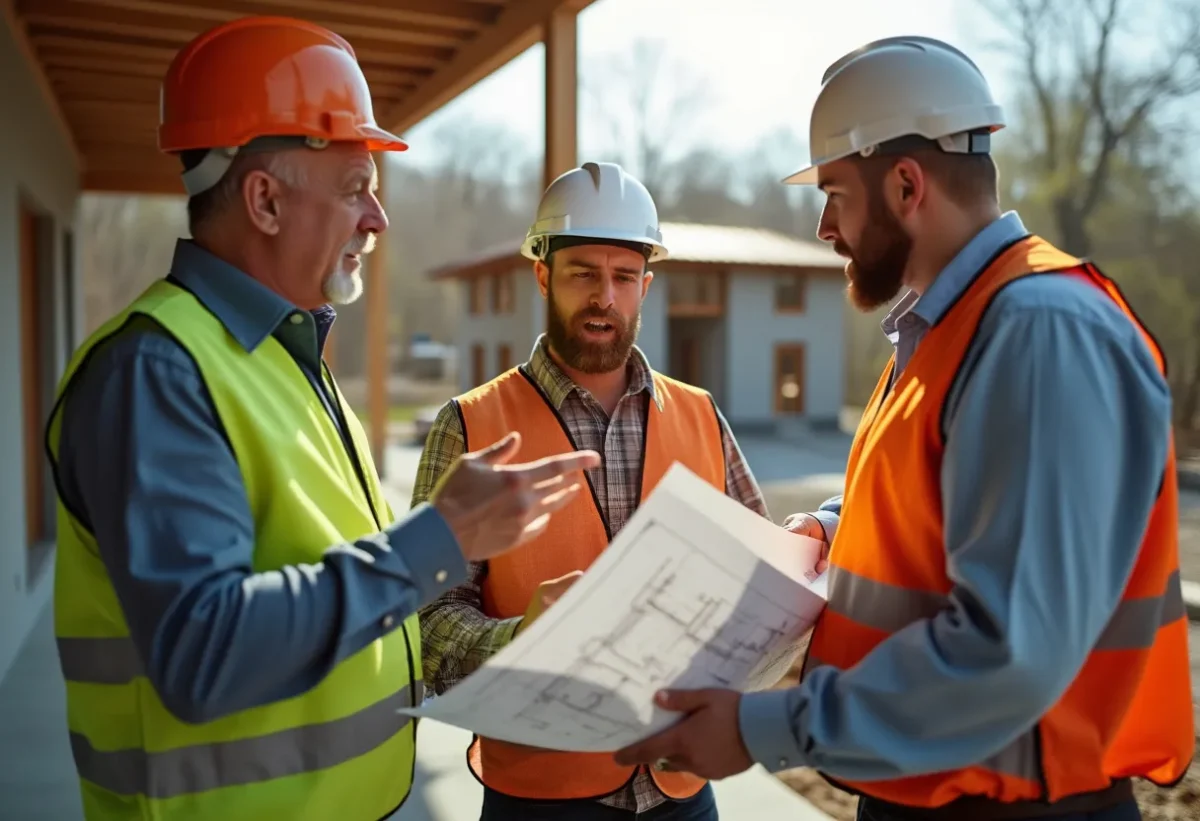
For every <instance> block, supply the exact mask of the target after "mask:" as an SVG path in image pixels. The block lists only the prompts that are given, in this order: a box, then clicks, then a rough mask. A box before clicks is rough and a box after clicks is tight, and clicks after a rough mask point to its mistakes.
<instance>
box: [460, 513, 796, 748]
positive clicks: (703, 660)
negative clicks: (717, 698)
mask: <svg viewBox="0 0 1200 821" xmlns="http://www.w3.org/2000/svg"><path fill="white" fill-rule="evenodd" d="M634 557H637V558H638V559H643V560H644V562H645V564H646V571H647V572H646V576H645V582H644V583H643V584H642V585H641V586H640V587H639V588H638V589H636V590H635V591H631V596H630V597H629V598H628V599H625V600H615V601H611V602H606V603H605V605H606V606H605V607H604V608H603V609H602V610H600V612H608V613H613V614H614V615H615V616H616V618H615V620H614V621H613V622H612V623H611V626H608V627H607V629H605V628H604V627H600V626H598V627H600V631H599V633H598V635H596V636H594V637H593V638H591V639H590V640H588V641H587V642H585V643H584V644H583V647H582V650H581V652H580V655H579V656H578V657H577V658H576V659H575V660H574V661H573V662H572V663H571V664H570V665H569V666H568V667H567V669H566V670H565V671H564V672H563V673H562V674H561V675H558V676H554V677H550V676H547V677H546V678H545V679H543V680H541V681H539V682H537V683H534V684H533V685H532V686H531V688H530V689H531V692H527V693H525V694H524V699H523V700H524V701H525V705H524V707H523V708H521V709H520V710H519V711H518V712H516V714H515V715H514V716H513V720H514V722H518V723H525V724H526V726H528V727H530V728H533V729H537V730H549V729H550V728H553V729H554V732H555V734H556V735H559V736H561V737H564V738H577V739H583V738H586V739H588V741H589V746H590V745H591V744H598V743H601V742H603V741H605V740H607V739H613V738H617V737H626V738H627V737H628V736H629V734H630V732H631V731H632V732H634V733H638V734H639V735H640V734H641V733H643V732H644V731H645V729H646V726H647V723H648V722H649V720H650V718H651V715H652V713H653V711H654V708H653V706H652V703H651V697H652V694H653V693H654V691H655V690H657V689H658V688H660V687H662V686H665V685H673V686H676V687H734V688H740V687H742V686H743V685H745V683H746V682H747V680H748V679H750V678H751V676H752V674H754V673H756V672H757V670H756V668H762V667H764V666H771V667H774V666H775V665H777V664H779V663H781V662H780V661H779V660H780V659H783V662H782V663H784V664H786V662H787V657H788V656H790V653H789V652H788V651H789V650H790V649H792V648H793V647H794V645H795V641H796V638H797V636H796V634H797V633H798V632H799V631H800V624H799V623H800V617H799V616H797V615H796V614H795V613H792V612H789V610H788V609H786V608H785V607H783V606H781V605H779V604H776V603H775V602H773V601H771V600H770V599H768V598H766V597H765V596H763V595H762V594H761V593H759V592H757V591H755V590H754V589H753V588H752V587H750V586H747V581H748V580H747V579H745V578H741V577H739V576H738V575H737V574H735V573H732V572H731V571H730V570H728V569H726V568H725V567H722V566H721V565H720V564H719V563H718V562H717V561H715V560H714V559H713V558H711V557H710V556H708V555H706V554H705V553H704V552H702V551H701V550H698V549H696V548H695V547H693V546H692V545H691V544H689V543H688V542H687V541H686V540H685V539H683V538H682V537H681V536H680V535H678V534H677V533H675V532H674V531H673V530H672V529H670V528H668V527H667V526H666V525H663V524H661V523H660V522H657V521H655V520H650V521H648V522H647V523H646V524H645V525H644V526H643V527H642V529H641V531H640V532H639V533H638V534H637V536H636V537H635V538H634V539H633V540H631V542H630V543H629V545H628V547H627V552H626V554H625V558H624V559H623V561H626V560H629V559H633V558H634ZM722 577H724V578H722ZM730 581H732V582H733V584H732V585H731V584H730ZM596 587H597V588H598V589H603V586H602V585H596ZM610 589H611V588H610ZM731 589H732V590H739V591H740V598H739V599H738V600H737V601H730V600H729V599H728V597H726V596H722V595H720V594H719V593H717V592H714V591H719V590H731ZM781 650H782V651H783V652H782V653H781ZM785 669H786V668H785ZM503 678H504V676H501V677H499V678H498V679H497V680H496V681H494V682H492V684H491V685H489V686H488V687H485V688H484V689H483V690H482V691H481V692H480V694H479V696H480V697H481V698H484V699H490V698H491V697H493V696H491V695H489V692H488V691H489V690H491V689H492V688H493V686H495V685H497V684H500V682H501V681H502V680H503ZM515 683H516V682H509V685H510V686H507V687H506V686H504V685H501V686H500V687H499V688H497V689H503V690H506V691H510V689H511V685H512V684H515ZM527 686H528V685H527ZM504 695H505V696H509V695H511V692H507V693H505V694H504ZM500 696H501V694H500V693H495V694H494V697H500ZM530 696H532V697H530Z"/></svg>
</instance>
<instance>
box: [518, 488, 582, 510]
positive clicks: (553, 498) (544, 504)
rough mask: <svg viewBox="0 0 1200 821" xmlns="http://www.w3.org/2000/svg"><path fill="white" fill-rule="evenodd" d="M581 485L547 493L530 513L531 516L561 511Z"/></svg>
mask: <svg viewBox="0 0 1200 821" xmlns="http://www.w3.org/2000/svg"><path fill="white" fill-rule="evenodd" d="M582 487H583V485H582V484H581V483H579V482H575V483H574V484H571V485H567V486H566V487H564V488H562V489H561V490H556V491H554V492H553V493H548V494H546V495H545V496H543V497H542V498H541V499H539V500H538V501H537V503H536V504H535V505H534V506H533V509H532V510H531V511H530V514H531V515H534V516H542V515H549V514H551V513H553V512H555V511H556V510H562V509H563V508H564V507H566V505H567V502H569V501H571V500H572V499H574V498H575V494H576V493H578V492H579V491H580V489H581V488H582Z"/></svg>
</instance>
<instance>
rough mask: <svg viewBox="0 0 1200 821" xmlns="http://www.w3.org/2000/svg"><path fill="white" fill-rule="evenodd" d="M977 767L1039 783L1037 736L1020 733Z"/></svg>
mask: <svg viewBox="0 0 1200 821" xmlns="http://www.w3.org/2000/svg"><path fill="white" fill-rule="evenodd" d="M977 766H979V767H982V768H984V769H985V770H991V771H992V772H995V773H1002V774H1004V775H1010V776H1012V777H1014V778H1023V779H1025V780H1026V781H1040V780H1041V778H1040V775H1039V773H1038V753H1037V736H1035V735H1034V734H1033V733H1032V732H1029V733H1022V734H1021V735H1019V736H1017V738H1016V740H1015V741H1013V742H1012V743H1011V744H1009V745H1008V746H1007V747H1005V748H1004V749H1003V750H1001V751H1000V752H998V753H996V754H995V755H992V756H988V757H987V758H985V759H984V760H983V761H980V762H979V764H978V765H977Z"/></svg>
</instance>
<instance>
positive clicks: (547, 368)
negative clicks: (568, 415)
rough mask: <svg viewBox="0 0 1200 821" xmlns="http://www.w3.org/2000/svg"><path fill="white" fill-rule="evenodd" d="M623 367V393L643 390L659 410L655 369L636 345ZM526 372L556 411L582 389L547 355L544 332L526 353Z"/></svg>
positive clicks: (548, 348)
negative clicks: (625, 382) (625, 376)
mask: <svg viewBox="0 0 1200 821" xmlns="http://www.w3.org/2000/svg"><path fill="white" fill-rule="evenodd" d="M626 367H627V368H628V369H629V387H628V388H627V389H626V390H625V395H626V396H634V395H636V394H638V393H641V392H642V391H645V392H646V393H648V394H649V395H650V398H651V399H653V400H654V404H656V405H658V408H659V410H662V397H660V396H659V395H658V394H657V392H656V391H655V390H654V372H653V371H652V370H651V368H650V362H649V360H647V359H646V355H645V354H644V353H642V350H641V349H640V348H639V347H638V346H637V345H634V346H633V348H632V349H631V350H630V352H629V362H628V364H627V365H626ZM529 372H530V375H531V376H533V379H534V381H535V382H537V383H538V387H540V388H541V389H542V390H543V391H545V393H546V398H547V399H549V400H550V404H551V405H553V406H554V409H555V410H559V409H560V408H561V407H562V403H563V402H565V401H566V400H567V397H568V396H570V395H571V394H572V393H573V392H575V391H582V390H583V388H581V387H579V386H578V385H577V384H575V382H574V381H573V380H572V379H571V377H569V376H567V375H566V374H565V373H563V370H562V368H560V367H558V363H556V362H555V361H554V358H553V357H552V356H550V342H549V340H548V339H547V338H546V335H545V334H542V335H541V336H539V337H538V338H537V342H535V343H534V345H533V352H532V353H531V354H530V355H529Z"/></svg>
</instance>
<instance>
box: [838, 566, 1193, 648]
mask: <svg viewBox="0 0 1200 821" xmlns="http://www.w3.org/2000/svg"><path fill="white" fill-rule="evenodd" d="M950 604H951V603H950V599H949V598H948V597H947V596H945V595H942V594H940V593H928V592H925V591H921V590H908V589H906V588H903V587H897V586H896V585H892V584H888V583H887V582H879V581H874V580H873V579H868V578H867V577H865V576H860V575H858V574H856V573H852V572H850V571H849V570H846V569H845V568H842V567H832V568H830V572H829V604H828V608H829V610H831V611H832V612H834V613H839V614H841V615H843V616H846V617H847V618H853V619H854V621H856V622H858V623H859V624H862V625H864V626H866V627H871V628H873V629H875V630H879V631H880V632H882V633H896V632H899V631H900V630H903V629H904V628H905V627H907V626H908V625H909V624H911V623H913V622H914V621H919V620H920V619H928V618H932V617H933V616H934V615H936V614H937V613H938V612H939V611H941V610H944V609H945V608H947V607H949V606H950ZM1186 615H1187V611H1186V609H1185V606H1184V602H1183V586H1182V584H1181V582H1180V576H1179V571H1178V570H1175V571H1174V572H1172V573H1171V575H1170V576H1169V577H1168V579H1167V586H1166V588H1165V589H1164V590H1163V592H1162V593H1161V594H1159V595H1157V596H1141V597H1136V598H1129V599H1125V600H1123V601H1121V602H1120V603H1119V604H1118V605H1117V609H1116V612H1115V613H1114V614H1113V616H1112V618H1111V619H1110V620H1109V622H1108V625H1107V626H1106V627H1105V628H1104V632H1103V633H1102V634H1101V636H1100V639H1099V641H1097V642H1096V647H1095V649H1097V650H1134V649H1143V648H1146V647H1149V646H1150V645H1151V644H1153V643H1154V637H1155V635H1156V634H1157V633H1158V631H1159V629H1160V628H1162V627H1164V626H1166V625H1168V624H1170V623H1172V622H1174V621H1177V620H1179V619H1181V618H1184V617H1185V616H1186Z"/></svg>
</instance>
